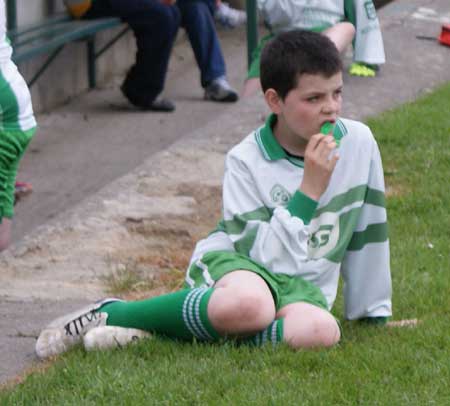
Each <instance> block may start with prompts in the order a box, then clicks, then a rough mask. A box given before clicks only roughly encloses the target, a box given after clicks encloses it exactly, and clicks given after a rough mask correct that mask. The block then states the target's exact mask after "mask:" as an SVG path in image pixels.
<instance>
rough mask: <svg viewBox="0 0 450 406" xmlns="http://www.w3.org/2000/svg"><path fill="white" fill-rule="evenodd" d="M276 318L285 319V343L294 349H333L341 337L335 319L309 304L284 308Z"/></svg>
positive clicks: (295, 304)
mask: <svg viewBox="0 0 450 406" xmlns="http://www.w3.org/2000/svg"><path fill="white" fill-rule="evenodd" d="M276 318H277V319H278V318H284V341H285V342H286V343H287V344H288V345H289V346H290V347H292V348H294V349H298V348H313V347H331V346H333V345H335V344H337V343H338V342H339V339H340V337H341V333H340V330H339V326H338V324H337V322H336V320H335V319H334V317H333V316H332V315H331V314H330V313H328V312H327V311H326V310H324V309H321V308H320V307H317V306H314V305H312V304H309V303H305V302H299V303H292V304H290V305H287V306H284V307H283V308H282V309H280V311H279V312H278V313H277V315H276Z"/></svg>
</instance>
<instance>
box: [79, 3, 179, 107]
mask: <svg viewBox="0 0 450 406" xmlns="http://www.w3.org/2000/svg"><path fill="white" fill-rule="evenodd" d="M107 16H113V17H120V18H121V19H122V20H123V21H124V22H126V23H128V24H129V26H130V27H131V29H132V30H133V33H134V35H135V38H136V46H137V52H136V61H135V64H134V65H133V66H132V67H131V69H130V70H129V72H128V74H127V76H126V78H125V81H124V83H123V84H122V87H121V89H122V92H123V93H124V95H125V96H126V97H127V99H128V100H129V101H130V102H131V103H132V104H133V105H135V106H137V107H139V108H141V109H143V110H154V111H173V110H174V109H175V105H174V104H173V103H172V102H171V101H169V100H166V99H162V98H158V95H159V94H160V93H161V92H162V90H163V88H164V82H165V78H166V73H167V68H168V63H169V58H170V53H171V51H172V47H173V43H174V41H175V38H176V35H177V31H178V27H179V24H180V13H179V10H178V8H177V7H175V6H169V5H165V4H163V3H161V1H159V0H94V1H93V4H92V7H91V8H90V9H89V10H88V12H87V13H86V14H85V15H84V16H83V18H88V19H89V18H98V17H107Z"/></svg>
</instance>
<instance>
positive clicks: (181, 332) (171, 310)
mask: <svg viewBox="0 0 450 406" xmlns="http://www.w3.org/2000/svg"><path fill="white" fill-rule="evenodd" d="M213 290H214V289H212V288H196V289H183V290H180V291H178V292H174V293H169V294H167V295H162V296H157V297H153V298H150V299H146V300H140V301H135V302H113V303H109V304H106V305H104V306H102V307H101V308H100V309H99V311H101V312H105V313H108V319H107V325H109V326H119V327H128V328H138V329H140V330H145V331H149V332H153V333H157V334H161V335H165V336H167V337H170V338H177V339H181V340H192V339H193V338H194V337H196V338H197V339H198V340H202V341H213V340H217V339H218V338H219V334H218V333H217V332H216V331H215V329H214V327H213V326H212V325H211V323H210V321H209V319H208V312H207V308H208V302H209V298H210V297H211V294H212V292H213Z"/></svg>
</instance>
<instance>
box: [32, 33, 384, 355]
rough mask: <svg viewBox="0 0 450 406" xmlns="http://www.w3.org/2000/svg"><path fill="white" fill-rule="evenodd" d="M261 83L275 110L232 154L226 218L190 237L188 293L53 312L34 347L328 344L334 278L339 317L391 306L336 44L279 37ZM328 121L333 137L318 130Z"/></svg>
mask: <svg viewBox="0 0 450 406" xmlns="http://www.w3.org/2000/svg"><path fill="white" fill-rule="evenodd" d="M261 83H262V87H263V91H264V95H265V99H266V102H267V104H268V106H269V107H270V109H271V110H272V114H271V115H270V116H269V117H268V119H267V122H266V124H265V125H264V126H263V127H261V128H259V129H257V130H256V131H254V132H252V133H251V134H250V135H248V136H247V137H246V138H245V139H244V140H243V141H242V142H241V143H239V144H238V145H237V146H235V147H234V148H233V149H232V150H231V151H230V152H229V153H228V155H227V158H226V169H225V176H224V182H223V215H224V218H223V220H222V221H221V222H220V223H219V226H218V227H217V229H216V230H215V232H213V233H211V234H210V235H209V236H208V237H207V238H206V239H204V240H201V241H200V242H199V243H198V244H197V246H196V248H195V250H194V253H193V256H192V259H191V263H190V266H189V269H188V271H187V273H186V289H184V290H180V291H178V292H174V293H170V294H167V295H163V296H159V297H154V298H150V299H147V300H142V301H135V302H123V301H120V300H118V299H107V300H104V301H101V302H97V303H95V304H93V305H90V306H88V307H86V308H85V309H82V310H79V311H77V312H75V313H72V314H70V315H67V316H64V317H61V318H60V319H57V320H55V321H53V322H52V323H51V324H50V325H49V326H47V328H46V329H44V330H43V331H42V333H41V334H40V336H39V338H38V341H37V343H36V352H37V354H38V356H40V357H41V358H45V357H48V356H51V355H54V354H58V353H61V352H63V351H65V350H67V349H68V348H69V347H70V346H71V345H73V344H76V343H79V342H82V341H83V342H84V345H85V348H87V349H92V348H107V347H112V346H118V345H119V344H125V343H127V342H129V341H131V340H132V339H133V338H135V337H142V336H145V335H148V334H149V333H156V334H160V335H165V336H168V337H172V338H176V339H183V340H192V339H193V338H196V339H198V340H207V341H214V340H217V339H219V338H223V337H225V338H226V337H231V338H233V339H237V340H240V341H244V342H247V343H250V344H253V345H260V344H263V343H266V342H272V343H274V344H275V343H278V342H282V341H283V342H286V343H287V344H288V345H289V346H290V347H292V348H294V349H298V348H312V347H328V346H332V345H334V344H336V343H337V342H338V341H339V339H340V328H339V325H338V323H337V321H336V319H335V318H334V317H333V316H332V315H331V313H330V312H329V311H330V309H331V307H332V305H333V302H334V300H335V297H336V293H337V287H338V280H339V275H340V274H341V275H342V277H343V279H344V289H343V292H344V296H345V317H346V318H347V319H350V320H356V319H359V320H361V319H365V320H367V321H372V322H377V323H380V322H381V323H383V322H385V321H386V320H387V318H388V317H389V316H391V277H390V266H389V242H388V237H387V219H386V210H385V206H384V180H383V169H382V165H381V159H380V154H379V150H378V147H377V144H376V142H375V139H374V137H373V136H372V133H371V131H370V129H369V128H368V127H367V126H365V125H364V124H362V123H359V122H356V121H352V120H347V119H343V118H340V116H339V114H340V111H341V104H342V85H343V82H342V61H341V59H340V55H339V52H338V50H337V49H336V47H335V45H334V44H333V43H332V42H331V41H330V40H329V39H328V38H327V37H325V36H323V35H320V34H318V33H314V32H309V31H303V30H293V31H290V32H286V33H282V34H280V35H279V36H277V37H275V39H273V40H271V41H270V42H268V44H267V45H266V47H265V48H264V50H263V53H262V58H261ZM325 123H331V125H332V127H333V129H332V131H330V132H331V133H332V135H331V134H326V135H324V134H321V133H320V129H321V127H322V126H323V125H324V124H325ZM322 131H323V130H322ZM337 144H339V147H338V146H337Z"/></svg>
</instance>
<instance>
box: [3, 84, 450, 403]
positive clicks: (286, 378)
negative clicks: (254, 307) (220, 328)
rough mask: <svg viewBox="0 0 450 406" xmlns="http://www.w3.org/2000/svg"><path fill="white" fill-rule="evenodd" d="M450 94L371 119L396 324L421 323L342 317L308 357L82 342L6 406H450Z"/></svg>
mask: <svg viewBox="0 0 450 406" xmlns="http://www.w3.org/2000/svg"><path fill="white" fill-rule="evenodd" d="M449 101H450V85H447V86H444V87H442V88H440V89H439V90H437V91H436V92H434V93H433V94H430V95H428V96H426V97H425V98H423V99H421V100H419V101H417V102H416V103H413V104H408V105H405V106H402V107H401V108H399V109H396V110H394V111H390V112H386V113H384V114H382V115H381V116H379V117H376V118H373V119H370V120H369V125H370V126H371V128H372V130H373V132H374V134H375V135H376V138H377V140H378V142H379V145H380V149H381V152H382V156H383V161H384V167H385V175H386V182H387V186H388V215H389V222H390V240H391V268H392V276H393V288H394V296H393V304H394V319H408V318H418V319H419V320H420V323H419V324H418V326H417V327H416V328H387V327H376V326H366V325H361V324H358V323H349V322H343V327H344V337H343V340H342V342H341V344H340V345H338V346H336V347H335V348H332V349H330V350H321V351H312V352H293V351H291V350H289V349H288V348H286V347H285V346H279V347H277V348H276V349H273V348H271V347H265V348H262V349H252V348H245V347H240V348H237V347H233V346H232V345H229V344H225V345H203V344H193V345H191V344H181V343H175V342H171V341H164V340H162V339H150V340H147V341H142V342H140V343H138V344H136V345H134V346H132V347H129V348H127V349H122V350H114V351H109V352H103V353H101V352H99V353H89V354H87V353H85V352H84V351H83V350H82V349H81V348H77V349H75V350H74V351H71V352H70V353H68V354H65V355H63V356H61V357H59V358H58V359H57V360H56V361H55V362H54V363H50V364H49V365H47V364H45V365H44V366H45V368H44V367H43V368H42V371H40V372H39V371H37V372H35V373H33V374H31V375H29V376H28V377H27V378H26V379H25V381H24V382H23V383H21V384H19V385H16V386H15V387H8V388H4V389H3V390H2V391H1V392H0V404H1V405H22V404H23V405H144V404H145V405H148V404H158V405H177V404H189V405H247V404H249V405H253V404H254V405H395V406H397V405H421V406H422V405H449V404H450V390H449V388H448V387H449V382H450V339H449V333H450V277H449V272H450V260H449V258H450V255H449V247H450V216H449V209H450V190H449V186H448V184H449V181H448V178H449V175H450V114H449V107H448V106H449ZM444 107H445V108H444ZM333 311H334V313H335V314H336V315H337V316H338V317H339V316H340V315H341V314H342V298H339V299H338V301H337V303H336V306H335V308H334V309H333Z"/></svg>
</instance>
